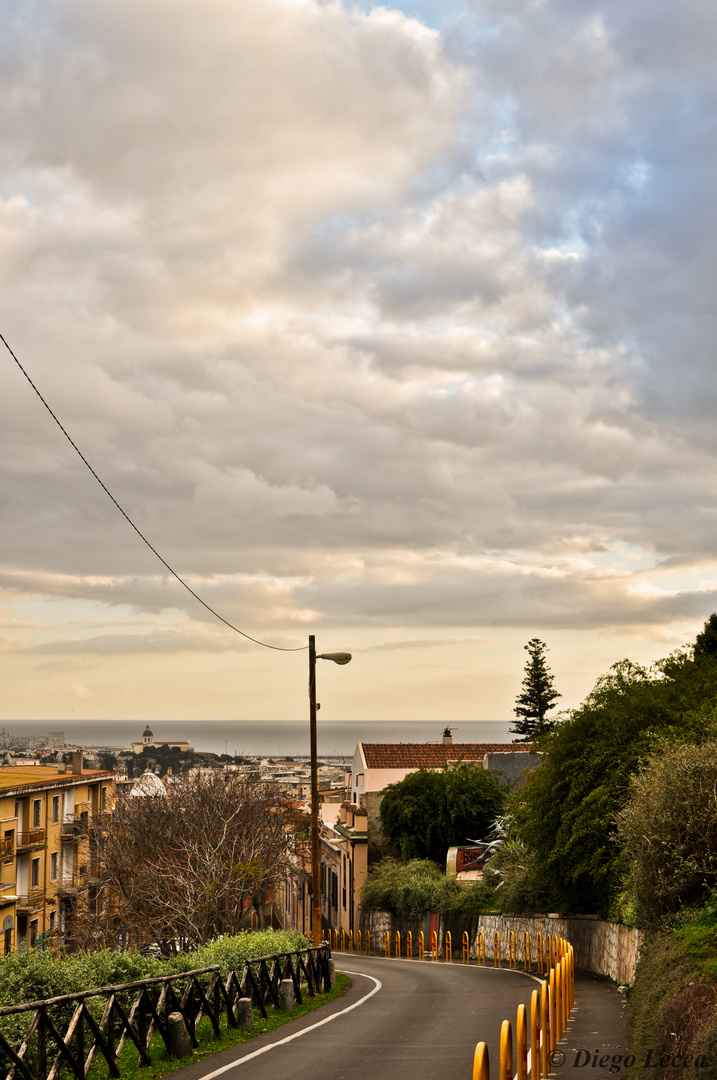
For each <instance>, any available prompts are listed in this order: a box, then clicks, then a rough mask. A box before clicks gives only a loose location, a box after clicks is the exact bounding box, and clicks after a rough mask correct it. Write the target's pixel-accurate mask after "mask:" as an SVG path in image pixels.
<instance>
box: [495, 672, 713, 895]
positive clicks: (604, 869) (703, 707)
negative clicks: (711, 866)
mask: <svg viewBox="0 0 717 1080" xmlns="http://www.w3.org/2000/svg"><path fill="white" fill-rule="evenodd" d="M715 702H717V658H715V657H713V656H712V655H700V656H698V657H696V658H693V656H692V655H691V652H688V651H685V652H682V653H679V654H675V655H673V656H671V657H668V658H667V659H666V660H663V661H661V662H660V663H658V664H656V665H655V666H654V668H653V669H651V670H650V671H649V672H648V671H646V670H645V669H644V668H641V667H639V666H638V665H636V664H632V663H631V662H630V661H628V660H623V661H622V662H621V663H619V664H615V665H614V666H613V667H612V668H611V670H610V672H609V673H608V674H607V675H605V676H602V677H601V678H600V679H598V681H597V683H596V685H595V688H594V690H593V691H592V693H591V694H590V695H589V696H588V697H587V699H586V700H585V702H584V703H583V704H582V705H581V706H580V708H578V709H576V710H575V711H574V712H573V713H572V714H571V716H570V717H569V718H568V719H566V720H565V721H564V722H563V723H562V724H560V725H559V726H558V727H557V728H556V729H555V731H553V732H551V733H550V734H549V735H547V736H546V737H545V739H544V740H543V741H542V743H541V750H542V751H543V752H544V755H545V756H544V759H543V761H542V763H541V765H540V767H539V768H538V769H536V770H535V771H534V772H533V773H532V775H531V776H530V778H529V780H528V782H527V784H526V785H525V787H524V788H523V789H522V791H521V793H520V796H519V798H518V800H517V802H516V805H515V806H514V813H515V818H516V822H517V825H518V831H519V835H520V837H521V839H522V840H523V842H524V843H525V844H526V845H527V847H528V849H529V851H530V863H531V872H533V873H534V874H539V875H542V877H543V879H544V880H545V882H546V884H550V885H551V886H552V887H553V888H554V890H555V903H556V908H557V909H559V910H563V911H565V912H566V913H567V912H572V913H587V912H594V913H596V914H599V915H602V916H608V915H609V914H610V912H611V911H613V912H614V910H615V904H616V902H617V898H618V896H619V894H620V892H621V889H622V879H623V876H624V874H625V872H626V869H627V862H626V859H625V857H624V855H623V854H622V852H621V850H620V844H619V841H618V837H617V824H616V816H617V814H618V812H619V811H620V810H621V809H622V808H623V807H624V806H625V804H626V802H627V798H628V795H629V791H630V778H631V776H632V775H633V774H635V773H636V772H637V771H638V769H639V767H640V765H641V763H642V762H644V761H645V760H646V759H647V758H648V757H649V755H650V754H651V752H652V751H653V750H654V749H655V747H656V744H657V742H658V740H659V741H661V742H665V741H667V742H674V743H679V742H702V741H703V740H704V739H705V738H707V737H708V736H709V734H710V733H712V732H714V731H715V715H714V713H715Z"/></svg>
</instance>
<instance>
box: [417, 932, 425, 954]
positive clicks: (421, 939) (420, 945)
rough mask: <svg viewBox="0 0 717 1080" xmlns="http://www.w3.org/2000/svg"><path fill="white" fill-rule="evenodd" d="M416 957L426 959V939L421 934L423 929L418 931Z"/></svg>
mask: <svg viewBox="0 0 717 1080" xmlns="http://www.w3.org/2000/svg"><path fill="white" fill-rule="evenodd" d="M418 959H419V960H425V959H426V939H425V938H424V936H423V930H419V932H418Z"/></svg>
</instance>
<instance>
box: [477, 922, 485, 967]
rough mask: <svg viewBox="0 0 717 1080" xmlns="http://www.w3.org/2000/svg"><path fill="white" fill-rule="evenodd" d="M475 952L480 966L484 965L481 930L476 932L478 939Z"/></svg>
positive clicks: (483, 936)
mask: <svg viewBox="0 0 717 1080" xmlns="http://www.w3.org/2000/svg"><path fill="white" fill-rule="evenodd" d="M476 952H477V954H478V959H479V961H480V962H481V964H485V934H484V933H483V931H482V930H479V931H478V937H477V938H476Z"/></svg>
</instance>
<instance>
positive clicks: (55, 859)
mask: <svg viewBox="0 0 717 1080" xmlns="http://www.w3.org/2000/svg"><path fill="white" fill-rule="evenodd" d="M58 867H59V853H58V852H57V851H53V852H52V853H51V855H50V881H57V873H58Z"/></svg>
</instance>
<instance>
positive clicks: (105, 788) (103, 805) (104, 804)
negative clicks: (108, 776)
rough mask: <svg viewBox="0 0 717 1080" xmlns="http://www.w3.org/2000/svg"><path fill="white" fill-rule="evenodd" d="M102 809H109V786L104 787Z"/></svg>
mask: <svg viewBox="0 0 717 1080" xmlns="http://www.w3.org/2000/svg"><path fill="white" fill-rule="evenodd" d="M102 809H103V810H106V809H107V787H106V786H105V787H103V788H102Z"/></svg>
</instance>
